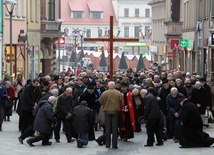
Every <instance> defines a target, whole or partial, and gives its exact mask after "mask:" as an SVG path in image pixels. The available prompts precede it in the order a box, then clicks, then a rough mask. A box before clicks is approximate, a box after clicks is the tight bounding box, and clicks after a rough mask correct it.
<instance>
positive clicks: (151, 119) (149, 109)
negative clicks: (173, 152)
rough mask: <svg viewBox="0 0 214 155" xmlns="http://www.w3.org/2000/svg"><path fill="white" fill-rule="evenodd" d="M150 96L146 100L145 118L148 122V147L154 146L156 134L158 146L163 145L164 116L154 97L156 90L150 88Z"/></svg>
mask: <svg viewBox="0 0 214 155" xmlns="http://www.w3.org/2000/svg"><path fill="white" fill-rule="evenodd" d="M148 92H149V93H148V94H147V95H146V96H145V98H144V118H145V120H146V121H147V124H146V125H147V128H146V130H147V135H148V139H147V144H146V145H145V146H146V147H150V146H153V142H154V141H155V139H154V133H155V135H156V139H157V144H156V145H157V146H161V145H163V141H162V137H161V128H160V124H161V120H162V114H161V110H160V107H159V104H158V101H157V99H156V97H155V96H154V95H153V92H154V88H153V87H149V88H148Z"/></svg>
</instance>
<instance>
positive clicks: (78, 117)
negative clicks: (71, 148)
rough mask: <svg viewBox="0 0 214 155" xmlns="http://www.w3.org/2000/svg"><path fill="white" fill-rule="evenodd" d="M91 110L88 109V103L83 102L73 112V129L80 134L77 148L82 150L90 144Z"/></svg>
mask: <svg viewBox="0 0 214 155" xmlns="http://www.w3.org/2000/svg"><path fill="white" fill-rule="evenodd" d="M90 113H91V109H90V108H88V107H87V102H86V101H82V102H81V103H80V104H79V105H77V106H76V107H74V111H73V127H74V130H75V131H76V132H77V133H78V139H77V147H78V148H82V146H83V145H87V144H88V132H89V121H90Z"/></svg>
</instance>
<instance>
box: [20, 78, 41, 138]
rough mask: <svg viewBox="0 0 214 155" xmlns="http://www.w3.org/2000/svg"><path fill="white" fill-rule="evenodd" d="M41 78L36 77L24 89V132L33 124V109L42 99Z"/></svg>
mask: <svg viewBox="0 0 214 155" xmlns="http://www.w3.org/2000/svg"><path fill="white" fill-rule="evenodd" d="M38 85H39V80H38V79H34V80H33V81H32V82H31V84H29V85H27V86H26V88H25V89H24V100H23V103H22V109H23V121H22V122H23V124H22V132H21V133H22V134H23V133H24V132H25V130H26V129H27V128H28V127H30V126H32V124H33V120H34V118H33V110H34V108H35V107H36V105H37V103H38V101H39V99H40V91H39V87H38Z"/></svg>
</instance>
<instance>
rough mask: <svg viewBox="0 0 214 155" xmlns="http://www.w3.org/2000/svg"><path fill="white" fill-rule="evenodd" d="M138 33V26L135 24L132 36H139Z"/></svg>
mask: <svg viewBox="0 0 214 155" xmlns="http://www.w3.org/2000/svg"><path fill="white" fill-rule="evenodd" d="M139 33H140V26H135V27H134V37H135V38H139V36H140V35H139Z"/></svg>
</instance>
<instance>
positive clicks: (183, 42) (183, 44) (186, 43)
mask: <svg viewBox="0 0 214 155" xmlns="http://www.w3.org/2000/svg"><path fill="white" fill-rule="evenodd" d="M180 46H181V47H190V41H189V40H188V39H180Z"/></svg>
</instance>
